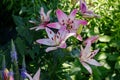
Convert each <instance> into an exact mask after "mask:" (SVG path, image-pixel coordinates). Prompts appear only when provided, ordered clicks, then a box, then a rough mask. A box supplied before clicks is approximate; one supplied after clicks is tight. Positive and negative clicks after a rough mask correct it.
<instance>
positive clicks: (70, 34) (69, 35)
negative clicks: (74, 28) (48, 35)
mask: <svg viewBox="0 0 120 80" xmlns="http://www.w3.org/2000/svg"><path fill="white" fill-rule="evenodd" d="M74 35H75V33H67V34H66V37H65V38H64V40H63V43H64V42H65V41H66V40H67V39H68V38H69V37H71V36H74Z"/></svg>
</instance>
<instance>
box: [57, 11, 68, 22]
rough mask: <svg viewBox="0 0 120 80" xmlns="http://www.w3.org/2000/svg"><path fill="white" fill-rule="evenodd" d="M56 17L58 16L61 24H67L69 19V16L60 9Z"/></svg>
mask: <svg viewBox="0 0 120 80" xmlns="http://www.w3.org/2000/svg"><path fill="white" fill-rule="evenodd" d="M56 15H57V18H58V21H59V22H60V23H61V24H64V23H66V22H67V19H68V17H67V15H66V14H65V13H64V12H63V11H61V10H60V9H58V10H57V11H56Z"/></svg>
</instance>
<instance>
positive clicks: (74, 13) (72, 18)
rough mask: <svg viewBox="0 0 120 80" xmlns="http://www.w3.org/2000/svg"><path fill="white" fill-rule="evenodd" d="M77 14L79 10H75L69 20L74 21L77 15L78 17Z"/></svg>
mask: <svg viewBox="0 0 120 80" xmlns="http://www.w3.org/2000/svg"><path fill="white" fill-rule="evenodd" d="M77 12H78V10H77V9H74V10H73V11H72V12H71V13H70V15H69V16H68V18H70V20H74V18H75V15H76V13H77Z"/></svg>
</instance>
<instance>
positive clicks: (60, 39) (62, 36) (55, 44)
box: [36, 27, 74, 52]
mask: <svg viewBox="0 0 120 80" xmlns="http://www.w3.org/2000/svg"><path fill="white" fill-rule="evenodd" d="M46 32H47V35H48V37H49V38H48V39H38V40H37V41H36V42H37V43H39V44H44V45H48V46H51V47H48V48H47V49H46V52H49V51H52V50H56V49H57V48H66V43H65V41H66V40H67V39H68V38H69V37H70V36H73V35H74V33H67V31H66V30H65V28H64V27H63V28H61V29H59V31H58V32H57V34H55V33H54V32H53V31H52V30H51V29H49V28H46Z"/></svg>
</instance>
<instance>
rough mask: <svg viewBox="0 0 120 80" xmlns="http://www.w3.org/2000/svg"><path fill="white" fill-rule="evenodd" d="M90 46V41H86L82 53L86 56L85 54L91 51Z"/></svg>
mask: <svg viewBox="0 0 120 80" xmlns="http://www.w3.org/2000/svg"><path fill="white" fill-rule="evenodd" d="M90 47H91V42H89V43H87V45H86V47H85V49H84V52H83V54H84V55H85V56H87V55H89V54H90V53H91V51H90Z"/></svg>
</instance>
